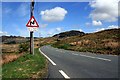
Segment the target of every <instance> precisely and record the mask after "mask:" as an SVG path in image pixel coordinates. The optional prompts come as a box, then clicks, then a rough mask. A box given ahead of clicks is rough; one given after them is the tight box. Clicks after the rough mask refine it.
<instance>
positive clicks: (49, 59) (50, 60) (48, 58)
mask: <svg viewBox="0 0 120 80" xmlns="http://www.w3.org/2000/svg"><path fill="white" fill-rule="evenodd" d="M39 51H40V52H41V54H43V55H44V56H45V57H46V58H47V59H48V60H49V61H50V62H51V63H52V64H53V65H54V66H55V65H56V64H55V63H54V62H53V61H52V60H51V59H50V58H49V57H48V56H47V55H45V54H44V53H43V52H42V51H41V50H40V48H39Z"/></svg>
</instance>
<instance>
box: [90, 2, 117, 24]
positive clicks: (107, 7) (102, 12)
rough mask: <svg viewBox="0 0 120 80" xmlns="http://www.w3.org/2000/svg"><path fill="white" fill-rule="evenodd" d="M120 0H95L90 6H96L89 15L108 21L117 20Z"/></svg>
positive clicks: (95, 18)
mask: <svg viewBox="0 0 120 80" xmlns="http://www.w3.org/2000/svg"><path fill="white" fill-rule="evenodd" d="M118 1H119V0H109V1H108V0H94V1H92V2H91V3H90V6H91V7H92V8H94V10H93V11H92V13H91V14H90V15H89V16H90V17H91V18H92V19H93V20H103V21H107V22H114V21H117V17H118Z"/></svg>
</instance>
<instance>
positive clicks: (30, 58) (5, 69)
mask: <svg viewBox="0 0 120 80" xmlns="http://www.w3.org/2000/svg"><path fill="white" fill-rule="evenodd" d="M46 63H47V60H46V59H45V57H44V56H43V55H42V54H40V52H39V50H38V48H36V49H35V54H34V55H32V54H29V53H26V54H24V55H23V56H21V57H20V58H18V59H17V60H15V61H13V62H10V63H7V64H4V65H2V78H3V79H5V78H42V77H44V76H45V74H46V73H47V64H46Z"/></svg>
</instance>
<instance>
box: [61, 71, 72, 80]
mask: <svg viewBox="0 0 120 80" xmlns="http://www.w3.org/2000/svg"><path fill="white" fill-rule="evenodd" d="M59 72H60V73H61V74H62V75H63V77H64V78H65V79H70V77H69V76H68V75H67V74H66V73H65V72H63V71H62V70H59Z"/></svg>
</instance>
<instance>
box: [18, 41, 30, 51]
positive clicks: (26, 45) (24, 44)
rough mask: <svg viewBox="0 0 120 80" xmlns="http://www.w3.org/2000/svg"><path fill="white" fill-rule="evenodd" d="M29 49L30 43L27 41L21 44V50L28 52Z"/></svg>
mask: <svg viewBox="0 0 120 80" xmlns="http://www.w3.org/2000/svg"><path fill="white" fill-rule="evenodd" d="M28 49H29V44H28V43H27V42H26V43H21V44H20V45H19V52H20V53H21V52H27V51H28Z"/></svg>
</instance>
